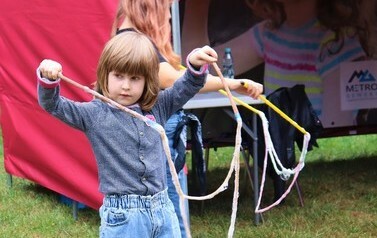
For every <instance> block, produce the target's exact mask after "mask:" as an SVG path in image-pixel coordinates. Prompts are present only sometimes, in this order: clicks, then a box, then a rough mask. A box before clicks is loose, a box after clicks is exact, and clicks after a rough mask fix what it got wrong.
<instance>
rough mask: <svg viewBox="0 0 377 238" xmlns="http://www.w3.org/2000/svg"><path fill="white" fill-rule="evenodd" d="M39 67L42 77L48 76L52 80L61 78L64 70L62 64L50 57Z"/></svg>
mask: <svg viewBox="0 0 377 238" xmlns="http://www.w3.org/2000/svg"><path fill="white" fill-rule="evenodd" d="M38 68H39V71H40V72H41V76H42V78H47V79H49V80H52V81H54V80H57V79H59V74H60V73H62V72H63V68H62V66H61V64H59V63H58V62H56V61H53V60H49V59H45V60H43V61H42V62H41V63H40V64H39V67H38Z"/></svg>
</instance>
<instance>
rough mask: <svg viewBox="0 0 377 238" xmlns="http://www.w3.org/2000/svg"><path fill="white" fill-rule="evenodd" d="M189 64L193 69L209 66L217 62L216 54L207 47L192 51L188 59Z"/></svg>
mask: <svg viewBox="0 0 377 238" xmlns="http://www.w3.org/2000/svg"><path fill="white" fill-rule="evenodd" d="M188 60H189V62H190V64H191V65H192V66H193V67H195V68H200V67H201V66H203V65H205V64H211V63H213V62H216V61H217V53H216V51H215V50H214V49H212V48H211V47H209V46H207V45H206V46H204V47H202V48H199V49H196V50H193V51H192V52H191V53H190V55H189V58H188Z"/></svg>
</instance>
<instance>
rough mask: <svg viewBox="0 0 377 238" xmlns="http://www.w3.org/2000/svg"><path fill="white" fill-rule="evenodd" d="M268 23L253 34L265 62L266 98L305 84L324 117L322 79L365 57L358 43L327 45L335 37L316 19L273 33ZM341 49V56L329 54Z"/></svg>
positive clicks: (315, 105)
mask: <svg viewBox="0 0 377 238" xmlns="http://www.w3.org/2000/svg"><path fill="white" fill-rule="evenodd" d="M266 23H267V21H263V22H260V23H258V24H257V25H255V26H254V27H253V28H252V34H251V36H252V37H251V41H252V45H253V47H254V48H255V49H256V51H257V54H258V56H259V57H261V58H263V59H264V62H265V72H264V87H265V94H266V95H269V94H270V93H272V92H273V91H275V90H276V89H278V88H280V87H293V86H294V85H296V84H304V85H305V91H306V94H307V95H308V97H309V99H310V101H311V103H312V105H313V108H314V110H315V111H316V113H317V115H321V112H322V94H323V86H322V84H323V79H324V78H325V77H326V75H328V74H329V73H330V72H332V71H333V70H335V69H337V68H338V67H339V63H341V62H343V61H352V60H354V59H357V58H359V57H362V56H365V53H364V51H363V49H362V47H361V45H360V43H359V41H358V39H357V38H356V37H348V38H346V39H345V40H344V44H340V43H330V44H324V43H326V42H328V41H329V40H331V39H334V37H335V34H334V33H333V32H331V31H329V30H324V29H323V28H321V27H320V24H319V22H318V20H316V19H313V20H311V21H310V22H308V23H306V24H304V25H303V26H301V27H297V28H292V27H289V26H287V25H286V24H283V25H282V26H281V27H280V28H279V29H270V28H269V27H268V26H267V25H266ZM322 45H326V47H322ZM322 48H323V50H322ZM340 48H341V50H340V51H339V53H337V54H331V53H330V52H336V50H338V49H340Z"/></svg>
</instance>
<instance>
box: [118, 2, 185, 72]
mask: <svg viewBox="0 0 377 238" xmlns="http://www.w3.org/2000/svg"><path fill="white" fill-rule="evenodd" d="M172 2H173V0H119V5H118V9H117V13H116V17H115V20H114V22H113V28H112V35H115V33H116V30H117V28H118V27H119V24H120V22H121V21H122V20H123V19H124V17H125V16H127V18H128V19H129V20H130V21H131V22H132V24H133V25H134V26H135V27H136V29H135V30H137V31H140V32H141V33H143V34H145V35H147V36H148V37H149V38H150V39H151V40H152V42H153V43H154V44H155V45H156V47H157V49H158V51H159V52H160V53H161V54H162V55H163V56H164V57H165V59H166V60H167V61H168V63H169V64H171V65H172V66H173V67H174V68H176V69H177V70H178V69H179V66H180V64H181V58H180V56H179V55H177V54H176V53H174V51H173V47H172V42H171V26H170V22H169V20H170V19H169V16H170V12H169V11H170V5H171V3H172Z"/></svg>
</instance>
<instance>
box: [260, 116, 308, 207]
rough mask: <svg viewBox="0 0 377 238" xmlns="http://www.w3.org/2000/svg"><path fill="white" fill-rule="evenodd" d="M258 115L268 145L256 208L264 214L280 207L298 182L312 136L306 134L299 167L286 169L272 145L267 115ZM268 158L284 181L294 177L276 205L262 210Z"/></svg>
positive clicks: (273, 204)
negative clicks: (277, 206)
mask: <svg viewBox="0 0 377 238" xmlns="http://www.w3.org/2000/svg"><path fill="white" fill-rule="evenodd" d="M257 114H258V115H259V117H260V118H261V120H262V126H263V133H264V140H265V145H266V150H265V156H264V163H263V173H262V181H261V188H260V191H259V197H258V203H257V206H256V208H255V212H256V213H262V212H265V211H267V210H269V209H271V208H272V207H274V206H276V205H278V204H279V203H280V202H281V201H282V200H283V199H284V198H285V197H286V196H287V195H288V194H289V192H290V191H291V189H292V187H293V185H294V183H295V181H296V179H297V177H298V175H299V172H300V171H301V170H302V169H303V168H304V166H305V157H306V154H307V149H308V145H309V141H310V134H309V133H308V132H307V133H305V134H304V141H303V145H302V149H301V155H300V159H299V163H298V164H297V166H296V167H295V168H294V169H289V168H285V167H284V166H283V165H282V163H281V161H280V160H279V158H278V155H277V153H276V151H275V148H274V145H273V143H272V140H271V136H270V132H269V130H268V121H267V118H266V116H265V114H264V113H263V112H261V111H258V113H257ZM268 156H269V158H270V159H271V162H272V165H273V168H274V170H275V172H276V173H277V174H278V175H280V177H281V178H282V179H283V180H288V179H289V178H290V177H291V175H294V177H293V179H292V181H291V183H290V185H289V186H288V188H287V190H286V191H285V192H284V194H283V195H282V196H281V197H280V198H279V199H278V200H276V201H275V202H274V203H272V204H271V205H269V206H267V207H266V208H263V209H261V208H260V204H261V200H262V196H263V189H264V184H265V179H266V168H267V161H268Z"/></svg>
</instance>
